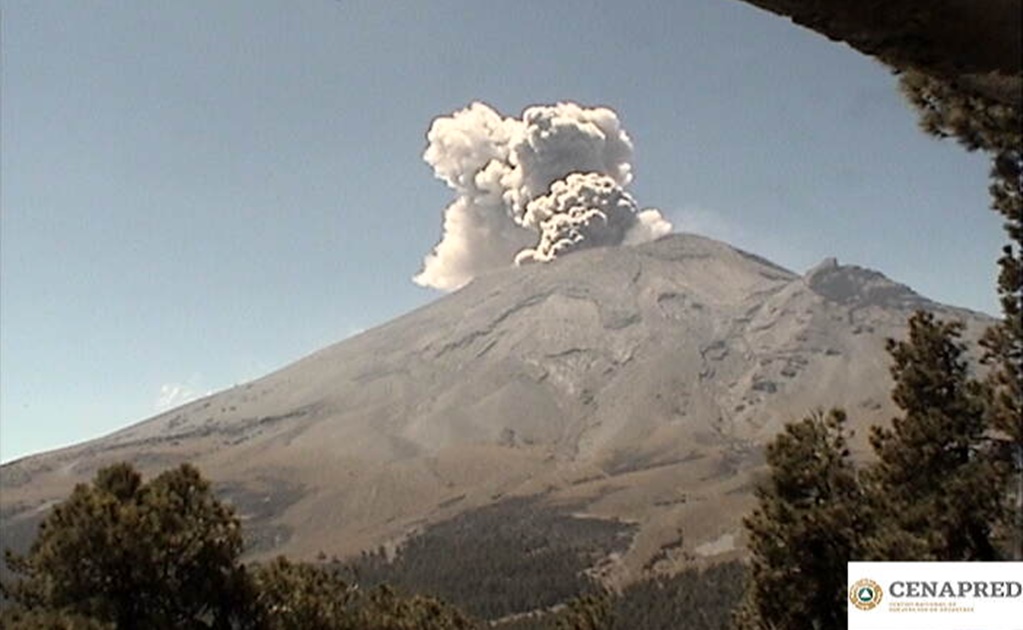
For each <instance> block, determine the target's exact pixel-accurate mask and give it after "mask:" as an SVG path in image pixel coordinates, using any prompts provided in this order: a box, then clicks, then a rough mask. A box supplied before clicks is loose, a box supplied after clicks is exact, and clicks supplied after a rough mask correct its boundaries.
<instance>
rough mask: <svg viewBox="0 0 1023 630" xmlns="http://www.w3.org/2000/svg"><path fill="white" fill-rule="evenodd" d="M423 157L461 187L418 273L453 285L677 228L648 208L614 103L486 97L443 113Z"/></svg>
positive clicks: (425, 280) (426, 281)
mask: <svg viewBox="0 0 1023 630" xmlns="http://www.w3.org/2000/svg"><path fill="white" fill-rule="evenodd" d="M427 140H428V142H429V144H428V146H427V149H426V152H425V153H424V154H423V159H424V160H425V161H426V162H427V163H428V164H430V166H432V167H433V170H434V174H435V175H436V176H437V177H438V178H440V179H442V180H444V182H445V183H447V185H448V186H449V187H450V188H451V189H452V190H453V191H454V192H455V200H454V201H453V202H452V203H451V205H449V206H448V207H447V208H446V209H445V210H444V232H443V236H442V237H441V240H440V242H439V243H438V244H437V245H436V246H435V247H434V249H433V251H432V252H431V253H430V254H429V255H427V256H426V258H425V259H424V261H423V269H422V271H421V272H420V273H419V274H418V275H417V276H415V278H414V280H415V282H417V283H418V284H421V285H423V286H429V287H434V288H437V289H442V290H448V291H450V290H454V289H457V288H459V287H461V286H462V285H464V284H466V283H467V282H469V281H470V280H472V278H473V277H474V276H476V275H477V274H479V273H481V272H484V271H487V270H490V269H496V268H500V267H507V266H510V265H512V264H523V263H527V262H547V261H551V260H554V259H555V258H557V257H558V256H559V255H563V254H566V253H568V252H571V251H574V250H576V249H582V248H585V247H594V246H600V245H619V244H636V243H642V242H646V241H650V240H653V239H655V238H658V237H660V236H663V235H664V234H667V233H668V232H670V231H671V224H670V223H669V222H668V221H667V220H666V219H665V218H664V217H663V216H662V215H661V213H660V211H658V210H655V209H652V208H651V209H645V210H639V208H638V206H637V205H636V202H635V200H634V199H633V198H632V196H631V195H630V194H629V193H628V192H626V190H625V187H626V186H628V184H629V182H631V181H632V167H631V164H630V163H629V160H630V159H631V158H632V141H631V140H630V139H629V136H628V134H626V133H625V130H624V129H622V128H621V123H620V122H619V120H618V116H617V115H616V114H615V113H614V112H613V111H612V110H610V109H606V108H601V107H598V108H586V107H581V106H579V105H576V104H575V103H558V104H557V105H543V106H535V107H529V108H527V109H526V110H525V111H524V112H523V113H522V117H521V118H511V117H508V118H505V117H502V116H501V115H500V114H499V113H498V112H496V111H494V110H493V109H492V108H490V107H489V106H487V105H485V104H483V103H472V104H471V105H469V106H468V107H466V108H465V109H462V110H460V111H457V112H455V113H454V114H452V115H451V116H443V117H439V118H437V119H435V120H434V121H433V124H432V125H431V127H430V131H429V132H428V133H427Z"/></svg>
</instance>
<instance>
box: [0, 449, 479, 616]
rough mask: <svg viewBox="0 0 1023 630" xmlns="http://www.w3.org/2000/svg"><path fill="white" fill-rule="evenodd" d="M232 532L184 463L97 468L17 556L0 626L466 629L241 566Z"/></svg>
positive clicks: (409, 606)
mask: <svg viewBox="0 0 1023 630" xmlns="http://www.w3.org/2000/svg"><path fill="white" fill-rule="evenodd" d="M241 551H242V535H241V527H240V525H239V522H238V519H237V517H236V516H235V515H234V512H233V510H232V509H231V508H230V507H229V506H226V505H224V504H222V503H221V502H220V501H218V500H217V498H216V497H215V496H214V495H213V492H212V490H211V488H210V484H209V482H208V481H206V480H205V479H203V477H202V476H201V475H200V474H199V471H198V470H197V469H196V468H195V467H193V466H191V465H188V464H185V465H182V466H180V467H178V468H176V469H173V470H169V471H167V472H164V473H163V474H160V475H158V476H157V477H155V478H153V479H152V480H151V481H149V482H143V480H142V477H141V475H139V473H138V472H137V471H136V470H135V469H134V468H132V466H130V465H129V464H117V465H114V466H111V467H108V468H104V469H102V470H100V471H99V472H98V473H97V474H96V477H95V479H94V480H93V482H92V484H88V485H86V484H80V485H79V486H77V487H76V488H75V489H74V491H73V492H72V493H71V496H70V497H69V498H68V499H67V500H66V501H64V502H62V503H60V504H58V505H57V506H56V507H54V508H53V510H52V511H51V512H50V513H49V515H48V516H47V518H46V519H45V520H44V521H43V523H42V524H41V525H40V528H39V536H38V538H37V539H36V541H35V542H34V543H33V544H32V546H31V548H30V549H29V551H28V553H26V554H25V555H16V554H13V553H11V552H7V563H8V566H9V567H10V568H11V570H12V571H13V572H14V573H15V574H16V575H18V576H19V577H20V579H19V580H18V581H15V582H13V583H10V584H4V585H3V594H4V596H5V597H6V598H8V599H9V600H10V602H12V603H13V605H11V606H8V607H7V608H6V609H5V610H4V611H3V614H2V616H0V622H2V623H0V625H2V626H3V627H5V628H24V629H29V628H54V629H68V630H73V629H81V630H94V629H96V630H98V629H104V628H110V629H113V628H116V629H118V630H124V629H136V628H138V629H140V630H141V629H145V630H162V629H168V630H170V629H179V628H215V629H220V628H224V629H227V628H237V629H251V630H300V629H301V630H305V629H314V630H316V629H318V630H355V629H365V630H419V629H422V630H427V629H436V630H448V629H460V628H470V627H473V624H472V623H471V622H470V620H469V619H468V618H467V617H466V616H465V615H463V614H461V613H460V612H459V611H458V610H456V609H454V608H452V607H451V606H447V605H445V604H443V603H442V602H440V601H437V600H434V599H431V598H427V597H411V598H407V597H401V596H399V595H397V594H396V593H394V592H393V591H391V590H390V589H388V588H386V587H381V588H375V589H370V590H369V591H362V590H359V589H357V588H354V587H352V586H350V585H349V584H348V583H346V582H345V581H344V580H343V579H341V578H340V577H338V575H337V574H335V573H333V572H331V571H329V570H327V569H324V568H321V567H317V566H313V565H305V564H297V563H292V562H289V561H288V560H285V559H283V558H281V559H278V560H275V561H273V562H270V563H268V564H263V565H258V564H257V565H248V566H246V565H243V564H242V563H241V562H240V561H239V556H240V554H241Z"/></svg>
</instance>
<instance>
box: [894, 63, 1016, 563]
mask: <svg viewBox="0 0 1023 630" xmlns="http://www.w3.org/2000/svg"><path fill="white" fill-rule="evenodd" d="M900 84H901V87H902V90H903V92H904V93H905V94H906V96H907V97H908V98H909V100H910V102H912V103H913V105H914V106H915V107H916V108H917V110H918V111H919V112H920V125H921V127H922V128H923V129H924V130H925V131H927V132H928V133H931V134H933V135H935V136H938V137H941V138H946V137H954V138H956V139H957V140H958V141H959V143H960V144H962V145H963V146H965V147H966V148H967V149H968V150H970V151H973V150H978V149H979V150H983V151H985V152H986V153H988V154H989V155H990V156H991V163H992V166H991V171H990V176H991V186H990V192H991V198H992V209H994V210H995V211H996V212H998V213H999V214H1000V215H1002V217H1003V219H1004V220H1005V223H1004V227H1005V231H1006V235H1007V236H1008V241H1009V242H1008V243H1007V244H1006V245H1005V247H1003V249H1002V252H1001V256H1000V257H999V258H998V266H999V274H998V296H999V302H1000V304H1001V308H1002V321H1001V322H1000V323H999V324H997V325H995V326H992V327H991V328H990V329H988V330H987V331H986V333H985V335H984V337H983V339H982V340H981V345H982V346H983V347H984V350H985V352H984V357H983V361H984V362H985V363H986V364H988V365H989V366H990V367H991V370H990V372H989V374H988V377H987V385H988V391H989V394H990V396H989V401H988V402H989V406H988V412H989V418H988V423H989V425H990V427H991V428H992V429H994V430H996V431H997V432H999V434H1000V436H1001V438H1002V444H1001V448H1000V449H999V451H998V452H1000V453H1001V457H1000V460H1001V464H1002V466H1003V467H1005V468H1007V469H1010V470H1011V469H1014V470H1015V475H1014V476H1013V477H1014V479H1013V478H1012V477H1010V479H1013V481H1012V484H1011V486H1010V487H1009V488H1008V491H1007V493H1006V496H1007V497H1008V498H1009V509H1007V510H1006V512H1005V515H1006V519H1005V526H1006V529H1008V530H1009V533H1010V538H1011V540H1012V543H1011V546H1012V555H1013V556H1014V557H1015V558H1016V559H1017V560H1023V112H1021V111H1020V109H1019V108H1018V107H1011V106H1008V105H1005V104H1003V103H997V102H994V101H991V100H989V99H986V98H984V97H982V96H980V95H978V94H976V93H973V92H970V91H967V90H962V89H959V88H958V87H957V86H955V85H953V84H950V83H947V82H944V81H941V80H938V79H935V78H932V77H929V76H927V75H926V74H923V73H920V72H907V73H905V74H904V75H903V76H902V79H901V82H900Z"/></svg>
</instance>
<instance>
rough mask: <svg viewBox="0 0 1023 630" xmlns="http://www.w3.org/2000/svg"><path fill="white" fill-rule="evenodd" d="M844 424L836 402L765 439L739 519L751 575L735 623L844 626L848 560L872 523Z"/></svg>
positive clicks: (748, 629) (749, 629)
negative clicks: (747, 507) (762, 467)
mask: <svg viewBox="0 0 1023 630" xmlns="http://www.w3.org/2000/svg"><path fill="white" fill-rule="evenodd" d="M845 424H846V416H845V413H844V412H842V411H840V410H832V411H831V412H830V413H828V414H827V415H825V414H823V413H819V412H818V413H814V414H812V415H810V416H809V417H807V418H805V419H804V420H802V421H801V422H798V423H794V424H789V425H787V426H786V427H785V430H784V431H783V432H782V433H781V434H779V435H778V436H777V437H776V438H775V439H774V441H773V442H772V443H771V444H769V445H768V447H767V463H768V465H769V466H770V476H769V478H768V479H767V480H766V482H764V483H763V484H761V485H760V486H759V487H758V488H757V491H756V495H757V500H758V507H757V508H756V509H755V510H754V511H753V513H752V514H751V515H750V516H748V517H747V518H746V519H745V521H744V524H745V526H746V530H747V532H748V534H749V543H748V546H749V551H750V555H751V559H750V563H751V565H750V578H751V581H750V585H749V589H748V590H747V594H746V599H745V601H744V602H743V604H742V605H741V606H740V609H739V611H738V613H737V615H736V618H735V626H736V627H737V628H740V629H743V630H760V629H766V628H770V629H772V630H789V629H791V630H806V629H808V628H827V629H829V630H832V629H835V630H837V629H840V628H844V627H845V625H846V612H845V611H846V595H845V576H846V570H845V567H846V563H847V562H848V561H849V560H850V559H852V558H856V557H858V556H859V555H860V553H861V544H862V541H863V540H865V539H866V536H867V533H868V531H869V530H870V528H871V523H872V520H871V519H870V517H869V514H868V512H867V510H866V509H865V507H866V504H865V501H864V497H863V492H862V489H861V487H860V482H859V479H858V475H857V472H856V469H855V467H854V466H853V464H852V461H851V460H850V453H849V449H848V445H847V443H848V434H847V432H846V429H845Z"/></svg>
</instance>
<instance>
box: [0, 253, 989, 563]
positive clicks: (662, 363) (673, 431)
mask: <svg viewBox="0 0 1023 630" xmlns="http://www.w3.org/2000/svg"><path fill="white" fill-rule="evenodd" d="M916 308H927V309H931V310H936V311H938V312H939V313H940V314H942V315H943V316H949V317H958V318H962V319H964V320H965V321H966V322H967V324H968V336H971V335H972V336H975V335H976V334H979V331H980V330H981V329H982V328H983V326H985V325H987V324H988V323H989V321H988V319H987V318H985V317H983V316H980V315H977V314H974V313H971V312H968V311H963V310H956V309H951V308H948V307H943V306H940V305H938V304H935V303H932V302H930V301H928V300H926V299H925V298H922V297H921V296H919V295H917V294H915V293H913V292H912V291H911V290H910V289H909V288H907V287H905V286H902V285H899V284H897V283H894V282H892V281H890V280H888V279H887V278H885V277H884V276H883V275H881V274H879V273H877V272H874V271H870V270H866V269H861V268H858V267H850V266H840V265H838V264H837V262H835V261H833V260H830V261H825V262H824V263H822V264H821V265H820V266H818V267H817V268H815V269H813V270H811V271H810V272H809V273H807V274H806V275H805V276H799V275H796V274H794V273H792V272H790V271H787V270H785V269H782V268H780V267H778V266H776V265H773V264H772V263H770V262H768V261H765V260H763V259H760V258H758V257H756V256H753V255H751V254H747V253H745V252H742V251H739V250H736V249H734V248H732V247H730V246H728V245H726V244H724V243H720V242H717V241H713V240H710V239H706V238H702V237H697V236H692V235H676V236H670V237H667V238H664V239H661V240H659V241H657V242H654V243H649V244H646V245H642V246H637V247H619V248H600V249H592V250H587V251H582V252H579V253H576V254H573V255H571V256H566V257H565V258H563V259H561V260H558V261H556V262H555V263H552V264H548V265H533V266H528V267H523V268H519V269H508V270H504V271H501V272H497V273H493V274H491V275H488V276H485V277H481V278H478V279H477V280H475V281H473V282H472V283H471V284H470V285H469V286H467V287H465V288H464V289H462V290H461V291H458V292H456V293H454V294H452V295H449V296H447V297H444V298H442V299H439V300H437V301H436V302H434V303H432V304H429V305H427V306H425V307H423V308H421V309H419V310H417V311H414V312H412V313H410V314H408V315H406V316H403V317H400V318H398V319H396V320H394V321H392V322H390V323H387V324H384V325H383V326H380V327H378V328H375V329H373V330H370V331H367V332H365V333H363V334H361V335H359V336H357V337H354V338H351V339H348V340H345V341H343V342H341V343H338V344H336V345H333V346H330V347H328V348H325V349H323V350H321V351H319V352H316V353H314V354H312V355H310V356H308V357H306V358H304V359H302V360H300V361H298V362H296V363H294V364H292V365H290V366H287V367H285V368H283V369H281V370H279V371H277V372H274V373H272V374H270V375H267V376H266V377H263V378H261V379H258V380H256V381H253V382H251V383H248V384H245V385H241V386H238V387H235V388H232V389H230V390H227V391H224V392H220V393H217V394H214V395H212V396H210V397H207V398H205V399H202V400H197V401H195V402H193V403H190V404H188V405H185V406H183V407H180V408H178V409H175V410H172V411H170V412H167V413H165V414H162V415H159V416H157V417H155V418H152V419H150V420H147V421H145V422H142V423H140V424H137V425H135V426H132V427H130V428H127V429H125V430H123V431H120V432H117V433H114V434H112V435H110V436H107V437H105V438H101V439H99V440H95V441H92V442H88V443H85V444H81V445H78V446H74V447H70V448H67V449H63V450H59V451H55V452H51V453H45V454H42V455H37V456H33V457H29V458H25V459H22V460H19V461H17V462H12V463H10V464H7V465H5V466H3V467H2V468H0V487H2V490H3V493H2V495H0V510H2V511H0V518H2V519H3V526H4V529H5V538H8V537H9V538H11V539H17V538H24V537H25V536H27V535H29V533H30V532H31V531H32V527H33V526H34V523H35V522H37V521H38V519H39V518H40V515H41V514H42V513H43V512H44V510H45V508H46V507H47V506H48V505H50V504H51V502H52V501H53V500H55V499H59V498H62V497H63V496H65V495H66V494H67V492H68V491H69V490H70V488H71V486H72V485H73V484H74V483H76V482H79V481H83V480H86V479H88V478H89V477H90V476H91V475H92V474H93V473H94V471H95V470H96V469H97V468H98V467H100V466H102V465H105V464H107V463H110V462H113V461H118V460H122V459H128V460H132V461H135V462H136V463H137V464H138V465H139V466H141V467H142V468H144V469H147V470H157V469H160V468H163V467H166V466H169V465H172V464H174V463H176V462H179V461H183V460H190V461H193V462H195V463H196V464H198V465H199V466H200V467H201V468H202V470H203V471H204V472H205V473H206V474H207V475H208V476H209V477H210V478H212V479H213V480H214V481H215V483H216V484H218V487H220V488H221V489H222V491H223V492H224V494H225V496H226V497H227V498H229V499H230V500H231V501H233V502H234V503H235V504H236V505H237V506H238V508H239V511H240V512H241V513H242V514H243V516H244V517H245V518H246V519H247V520H248V521H249V522H248V524H247V531H249V532H250V533H251V535H252V537H253V539H252V541H251V548H252V550H253V553H255V554H264V553H270V552H274V553H276V552H283V553H289V554H296V555H300V556H301V555H304V556H311V555H313V554H315V553H317V552H318V551H324V552H326V553H328V554H338V555H344V554H348V553H354V552H357V551H359V550H362V549H366V548H372V547H375V546H377V545H379V544H382V543H385V542H388V541H394V540H397V539H400V538H401V537H402V536H404V535H406V534H407V533H408V532H409V531H411V530H414V529H415V528H417V527H421V526H423V525H424V524H425V523H429V522H437V521H440V520H443V519H447V518H450V517H452V516H454V515H456V514H458V513H461V512H463V511H465V510H469V509H471V508H474V507H478V506H482V505H486V504H489V503H492V502H493V501H495V500H496V499H498V498H500V497H506V496H527V495H541V494H542V495H544V496H545V497H546V500H547V501H549V502H551V503H552V504H560V505H571V506H573V507H574V509H577V510H579V511H584V512H587V513H589V514H592V515H596V516H603V517H608V518H620V519H624V520H628V521H632V522H634V523H636V524H637V525H638V533H637V534H636V536H635V538H634V540H633V544H632V546H631V548H630V549H629V551H628V552H627V553H625V554H624V556H623V557H622V558H620V559H618V560H616V561H615V562H613V563H611V564H609V565H608V566H607V567H605V569H606V571H607V572H609V574H610V575H611V576H612V577H615V576H619V575H621V576H624V575H629V574H636V573H637V572H639V571H641V570H643V569H644V568H646V569H649V568H660V567H664V568H670V567H672V566H674V565H675V564H677V563H678V562H680V561H682V560H684V559H686V558H692V557H699V556H709V555H715V554H718V553H728V552H729V551H730V550H731V549H732V548H733V547H734V544H735V543H736V541H737V540H738V539H737V535H738V523H739V518H740V516H741V514H742V513H744V512H745V511H746V510H747V509H748V508H749V506H750V505H751V480H752V479H753V476H754V475H755V474H756V473H757V471H758V469H760V467H761V466H762V463H761V461H762V460H761V456H760V446H762V445H763V444H764V443H765V442H766V441H767V440H768V439H770V437H771V436H772V435H773V434H774V433H775V432H777V430H778V429H779V428H780V426H781V425H782V424H783V423H784V422H786V421H789V420H792V419H796V418H799V417H801V416H803V415H805V414H806V412H807V411H809V410H810V409H813V408H816V407H820V406H832V405H841V406H843V407H845V408H846V409H847V410H848V411H849V413H850V416H851V418H852V421H853V423H854V425H855V426H860V427H865V426H866V425H868V424H871V423H878V422H883V421H884V420H885V419H886V418H888V417H890V415H891V414H892V412H893V410H892V408H891V406H890V403H889V402H888V390H889V388H890V381H889V378H888V371H887V366H888V359H887V355H886V353H885V352H884V340H885V338H887V337H897V336H901V335H902V334H903V331H904V329H905V321H906V319H907V317H908V315H909V314H910V313H911V312H912V310H913V309H916ZM865 433H866V432H865V431H862V430H861V431H860V434H861V436H862V435H865ZM859 444H860V445H861V446H862V441H861V442H859ZM680 531H681V532H682V533H683V534H684V539H681V540H679V537H680V533H679V532H680ZM8 544H9V543H8Z"/></svg>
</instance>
